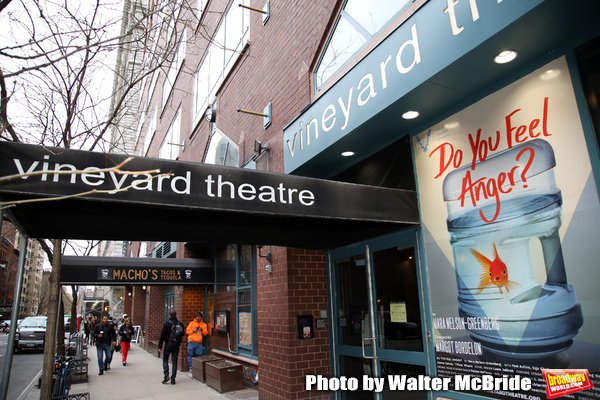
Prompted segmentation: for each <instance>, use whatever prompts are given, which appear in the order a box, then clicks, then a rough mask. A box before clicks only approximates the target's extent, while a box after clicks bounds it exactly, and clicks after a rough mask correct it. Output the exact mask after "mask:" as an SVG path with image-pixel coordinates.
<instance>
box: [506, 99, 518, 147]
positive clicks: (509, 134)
mask: <svg viewBox="0 0 600 400" xmlns="http://www.w3.org/2000/svg"><path fill="white" fill-rule="evenodd" d="M519 111H521V109H520V108H517V109H516V110H515V111H513V112H511V113H510V114H508V115H507V116H506V117H505V118H504V120H505V121H506V143H508V148H509V149H512V147H513V144H512V131H513V130H514V129H515V128H513V127H512V124H511V123H510V122H511V121H510V118H511V117H512V116H513V115H515V114H516V113H517V112H519Z"/></svg>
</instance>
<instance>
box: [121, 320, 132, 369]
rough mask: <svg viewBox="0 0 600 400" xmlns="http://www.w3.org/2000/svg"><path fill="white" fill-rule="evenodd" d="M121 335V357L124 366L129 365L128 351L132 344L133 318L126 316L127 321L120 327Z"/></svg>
mask: <svg viewBox="0 0 600 400" xmlns="http://www.w3.org/2000/svg"><path fill="white" fill-rule="evenodd" d="M119 336H121V357H122V359H123V366H126V365H127V353H128V352H129V346H131V337H132V336H133V322H131V318H125V323H124V324H123V325H121V326H120V327H119Z"/></svg>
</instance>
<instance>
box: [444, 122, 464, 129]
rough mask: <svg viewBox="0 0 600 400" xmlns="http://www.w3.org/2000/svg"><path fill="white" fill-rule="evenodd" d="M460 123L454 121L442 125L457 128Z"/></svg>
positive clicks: (447, 127)
mask: <svg viewBox="0 0 600 400" xmlns="http://www.w3.org/2000/svg"><path fill="white" fill-rule="evenodd" d="M459 125H460V124H459V123H458V122H456V121H454V122H448V123H447V124H446V125H444V128H446V129H454V128H458V126H459Z"/></svg>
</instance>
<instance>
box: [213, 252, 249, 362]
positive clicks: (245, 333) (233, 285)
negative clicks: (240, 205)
mask: <svg viewBox="0 0 600 400" xmlns="http://www.w3.org/2000/svg"><path fill="white" fill-rule="evenodd" d="M217 254H218V255H217V257H218V259H217V276H216V281H217V286H216V287H215V291H216V293H217V295H216V296H220V295H221V294H223V293H225V292H228V293H230V294H235V297H233V296H230V295H226V296H225V298H227V299H232V300H233V299H235V300H234V301H235V305H234V307H231V316H230V320H231V321H232V322H230V323H231V326H233V327H235V329H232V330H231V340H232V343H234V341H236V343H237V345H236V346H235V347H236V348H237V349H239V350H240V352H241V353H242V354H244V355H246V356H250V357H256V356H257V351H258V346H257V343H258V342H257V337H256V318H257V317H256V308H257V307H256V248H255V247H253V246H250V245H233V244H229V245H222V246H219V247H218V249H217ZM226 302H227V303H229V300H227V301H226ZM236 336H237V338H236ZM228 340H229V339H228ZM231 347H233V346H231Z"/></svg>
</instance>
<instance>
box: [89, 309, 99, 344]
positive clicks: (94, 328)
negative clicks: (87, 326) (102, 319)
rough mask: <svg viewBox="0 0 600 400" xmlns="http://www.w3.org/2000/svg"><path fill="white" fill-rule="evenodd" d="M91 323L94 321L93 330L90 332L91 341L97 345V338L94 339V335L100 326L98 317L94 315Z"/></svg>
mask: <svg viewBox="0 0 600 400" xmlns="http://www.w3.org/2000/svg"><path fill="white" fill-rule="evenodd" d="M91 321H92V329H91V331H90V332H91V333H92V334H91V337H90V340H91V344H92V345H96V338H95V337H94V335H93V333H94V332H95V331H96V327H97V326H98V317H97V316H95V315H94V316H93V317H92V319H91Z"/></svg>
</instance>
